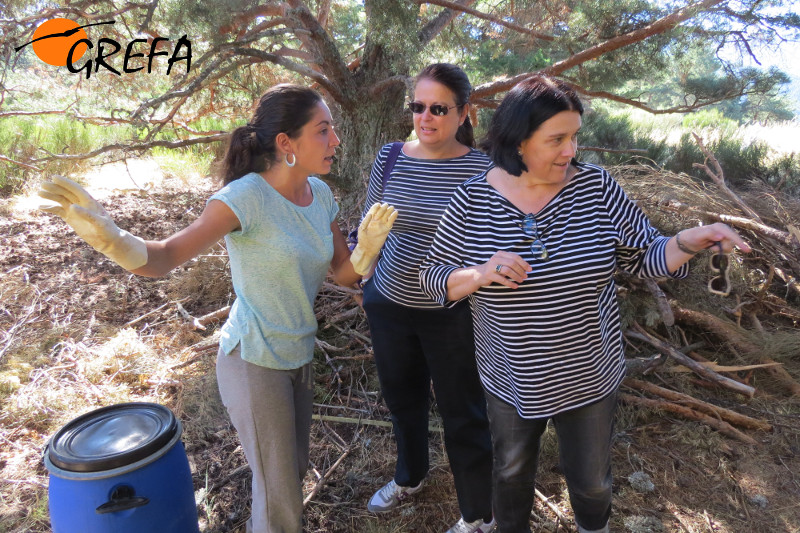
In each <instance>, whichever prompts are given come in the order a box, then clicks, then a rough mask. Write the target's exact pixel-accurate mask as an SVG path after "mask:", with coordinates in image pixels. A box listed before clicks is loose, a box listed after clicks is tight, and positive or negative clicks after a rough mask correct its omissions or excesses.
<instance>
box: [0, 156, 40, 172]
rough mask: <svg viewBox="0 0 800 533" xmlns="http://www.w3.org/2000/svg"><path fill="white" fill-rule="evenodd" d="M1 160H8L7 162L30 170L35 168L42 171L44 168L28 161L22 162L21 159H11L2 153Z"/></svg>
mask: <svg viewBox="0 0 800 533" xmlns="http://www.w3.org/2000/svg"><path fill="white" fill-rule="evenodd" d="M0 161H6V162H7V163H11V164H12V165H17V166H20V167H23V168H27V169H30V170H35V171H36V172H42V169H41V168H39V167H35V166H33V165H28V164H26V163H20V162H19V161H14V160H13V159H9V158H8V157H6V156H4V155H0Z"/></svg>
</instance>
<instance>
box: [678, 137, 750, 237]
mask: <svg viewBox="0 0 800 533" xmlns="http://www.w3.org/2000/svg"><path fill="white" fill-rule="evenodd" d="M692 137H694V141H695V142H696V143H697V146H698V147H699V148H700V151H701V152H703V155H705V156H706V160H705V161H704V162H703V163H702V164H700V163H693V164H692V167H694V168H700V169H703V170H704V171H705V173H706V174H707V175H708V177H710V178H711V180H712V181H713V182H714V183H715V184H716V185H717V187H719V189H720V190H721V191H722V192H724V193H725V194H726V195H727V196H728V198H730V199H731V200H733V202H734V203H735V204H736V205H737V206H739V209H741V210H742V211H744V212H745V213H746V214H747V215H748V216H749V217H750V218H752V219H753V220H756V221H757V222H762V220H761V217H760V216H758V213H756V212H755V211H753V209H752V208H751V207H750V206H749V205H747V204H746V203H745V201H744V200H742V198H741V197H740V196H739V195H738V194H736V193H735V192H733V191H732V190H731V189H730V188H729V187H728V186H727V185H726V184H725V174H724V172H723V171H722V167H721V166H720V164H719V161H717V158H716V157H715V156H714V154H713V153H711V151H710V150H709V149H708V148H706V145H705V144H703V139H701V138H700V136H699V135H697V134H696V133H695V132H692ZM709 162H711V166H713V167H714V169H713V170H712V169H711V168H709V166H708V163H709Z"/></svg>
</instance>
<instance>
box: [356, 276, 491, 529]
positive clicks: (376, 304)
mask: <svg viewBox="0 0 800 533" xmlns="http://www.w3.org/2000/svg"><path fill="white" fill-rule="evenodd" d="M364 310H365V311H366V312H367V318H368V319H369V327H370V333H371V335H372V347H373V350H374V352H375V363H376V366H377V369H378V379H379V380H380V384H381V392H382V393H383V398H384V400H385V401H386V405H387V406H388V407H389V411H391V413H392V422H393V424H394V435H395V440H396V442H397V466H396V468H395V475H394V481H395V483H397V484H398V485H402V486H406V487H407V486H416V485H417V484H418V483H419V482H420V481H422V479H423V478H424V477H425V475H426V474H427V473H428V410H429V406H430V383H431V380H432V381H433V389H434V393H435V395H436V405H437V407H438V409H439V414H440V415H441V417H442V422H443V424H444V443H445V449H446V450H447V457H448V459H449V461H450V469H451V470H452V472H453V479H454V481H455V488H456V494H457V496H458V505H459V508H460V510H461V515H462V516H463V517H464V519H465V520H467V521H469V522H472V521H475V520H478V519H484V520H488V519H490V518H491V516H492V510H491V500H492V497H491V490H492V489H491V475H492V443H491V436H490V433H489V422H488V419H487V416H486V399H485V397H484V395H483V389H482V387H481V384H480V380H479V379H478V370H477V366H476V363H475V342H474V336H473V332H472V316H471V312H470V308H469V304H468V303H467V302H462V303H461V304H459V305H457V306H456V307H455V308H453V309H445V308H441V309H415V308H411V307H406V306H403V305H398V304H396V303H394V302H392V301H390V300H388V299H387V298H385V297H384V296H383V295H382V294H380V292H378V291H377V290H376V289H375V286H374V283H367V285H366V286H365V287H364Z"/></svg>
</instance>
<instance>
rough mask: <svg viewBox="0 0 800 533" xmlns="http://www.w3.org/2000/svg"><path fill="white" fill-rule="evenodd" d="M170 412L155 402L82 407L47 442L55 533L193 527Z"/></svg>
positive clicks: (179, 532)
mask: <svg viewBox="0 0 800 533" xmlns="http://www.w3.org/2000/svg"><path fill="white" fill-rule="evenodd" d="M181 432H182V428H181V424H180V421H179V420H178V419H177V418H176V417H175V415H174V414H173V413H172V411H170V410H169V409H167V408H166V407H164V406H163V405H158V404H155V403H139V402H137V403H123V404H117V405H111V406H108V407H103V408H101V409H97V410H95V411H92V412H90V413H86V414H85V415H82V416H80V417H78V418H76V419H74V420H72V421H71V422H69V423H68V424H67V425H65V426H64V427H63V428H61V429H60V430H59V431H58V432H57V433H56V434H55V435H54V436H53V438H52V439H50V442H49V443H48V445H47V448H46V449H45V453H44V462H45V466H46V467H47V470H48V472H49V473H50V488H49V509H50V522H51V525H52V528H53V533H198V532H199V527H198V523H197V508H196V506H195V502H194V488H193V486H192V474H191V471H190V470H189V461H188V459H187V457H186V451H185V450H184V447H183V443H182V442H181Z"/></svg>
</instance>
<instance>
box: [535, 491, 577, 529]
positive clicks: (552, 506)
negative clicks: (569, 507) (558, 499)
mask: <svg viewBox="0 0 800 533" xmlns="http://www.w3.org/2000/svg"><path fill="white" fill-rule="evenodd" d="M534 493H535V494H536V497H537V498H539V499H540V500H541V501H542V503H544V504H545V505H546V506H547V507H549V508H550V510H551V511H553V512H554V513H555V514H556V516H557V517H558V523H559V524H565V525H566V524H569V521H568V520H567V518H566V517H565V516H564V513H562V512H561V509H559V508H558V506H556V505H555V504H554V503H553V502H551V501H550V498H548V497H547V496H545V495H544V494H542V493H541V492H540V491H539V489H534ZM556 530H558V525H557V526H556Z"/></svg>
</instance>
